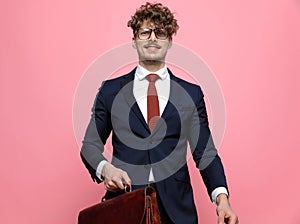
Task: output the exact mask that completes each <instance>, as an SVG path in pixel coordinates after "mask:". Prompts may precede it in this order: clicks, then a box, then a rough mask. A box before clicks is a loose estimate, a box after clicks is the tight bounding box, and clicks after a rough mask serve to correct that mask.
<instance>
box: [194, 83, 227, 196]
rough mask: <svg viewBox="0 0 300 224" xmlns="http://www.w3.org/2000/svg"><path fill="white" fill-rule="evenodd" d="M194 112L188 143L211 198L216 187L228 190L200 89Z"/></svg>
mask: <svg viewBox="0 0 300 224" xmlns="http://www.w3.org/2000/svg"><path fill="white" fill-rule="evenodd" d="M196 95H197V97H196V101H195V106H196V107H195V111H194V114H193V116H192V118H191V124H190V130H189V143H190V146H191V150H192V155H193V159H194V161H195V163H196V166H197V167H198V168H199V171H200V174H201V176H202V179H203V181H204V184H205V186H206V188H207V192H208V194H209V196H210V198H211V193H212V191H213V190H214V189H216V188H217V187H225V188H226V189H227V190H228V187H227V183H226V177H225V173H224V168H223V164H222V162H221V159H220V157H219V155H218V152H217V149H216V148H215V145H214V142H213V139H212V135H211V132H210V129H209V125H208V118H207V112H206V107H205V102H204V95H203V93H202V91H201V89H200V87H198V88H197V90H196Z"/></svg>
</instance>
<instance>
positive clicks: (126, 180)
mask: <svg viewBox="0 0 300 224" xmlns="http://www.w3.org/2000/svg"><path fill="white" fill-rule="evenodd" d="M122 181H123V184H124V185H127V186H129V187H131V180H130V178H129V176H128V174H127V173H126V172H124V173H122Z"/></svg>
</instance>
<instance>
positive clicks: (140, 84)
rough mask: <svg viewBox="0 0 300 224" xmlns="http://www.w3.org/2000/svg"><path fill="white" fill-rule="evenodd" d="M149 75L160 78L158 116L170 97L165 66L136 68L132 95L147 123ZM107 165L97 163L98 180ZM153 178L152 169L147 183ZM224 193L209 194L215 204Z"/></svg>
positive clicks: (223, 188) (220, 191) (223, 191)
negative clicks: (155, 68) (153, 70)
mask: <svg viewBox="0 0 300 224" xmlns="http://www.w3.org/2000/svg"><path fill="white" fill-rule="evenodd" d="M149 74H156V75H158V76H159V77H160V79H158V80H157V81H156V82H155V87H156V91H157V95H158V101H159V112H160V116H161V115H162V113H163V111H164V109H165V107H166V105H167V103H168V100H169V95H170V83H171V82H170V74H169V73H168V70H167V66H166V65H165V66H164V67H163V68H161V69H159V70H158V71H156V72H150V71H148V70H146V69H145V68H143V67H142V66H141V65H138V66H137V69H136V72H135V76H134V81H133V95H134V97H135V99H136V101H137V104H138V106H139V108H140V110H141V112H142V114H143V117H144V119H145V121H146V123H147V90H148V84H149V82H148V80H147V79H146V76H147V75H149ZM106 163H107V161H105V160H103V161H101V162H100V163H99V165H98V167H97V170H96V175H97V177H98V178H100V180H102V177H101V174H102V169H103V166H104V165H105V164H106ZM154 181H155V177H154V176H153V172H152V169H151V170H150V175H149V182H154ZM221 193H225V194H226V195H228V192H227V189H226V188H225V187H217V188H216V189H214V190H213V192H212V194H211V198H212V201H213V202H214V203H216V198H217V196H218V195H219V194H221Z"/></svg>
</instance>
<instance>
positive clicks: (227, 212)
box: [216, 194, 239, 224]
mask: <svg viewBox="0 0 300 224" xmlns="http://www.w3.org/2000/svg"><path fill="white" fill-rule="evenodd" d="M216 203H217V214H218V224H225V223H226V224H238V223H239V220H238V217H237V215H236V214H235V213H234V212H233V211H232V209H231V207H230V204H229V200H228V197H227V195H226V194H219V195H218V196H217V200H216Z"/></svg>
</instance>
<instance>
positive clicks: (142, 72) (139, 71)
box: [135, 64, 168, 81]
mask: <svg viewBox="0 0 300 224" xmlns="http://www.w3.org/2000/svg"><path fill="white" fill-rule="evenodd" d="M149 74H156V75H158V76H159V77H160V78H161V79H162V80H164V79H166V78H167V76H168V69H167V66H166V65H164V67H162V68H161V69H159V70H157V71H156V72H150V71H148V70H147V69H145V68H143V67H142V66H141V65H140V64H138V66H137V68H136V72H135V75H136V76H137V78H138V79H139V80H140V81H141V80H143V79H144V78H145V77H146V76H147V75H149Z"/></svg>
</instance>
